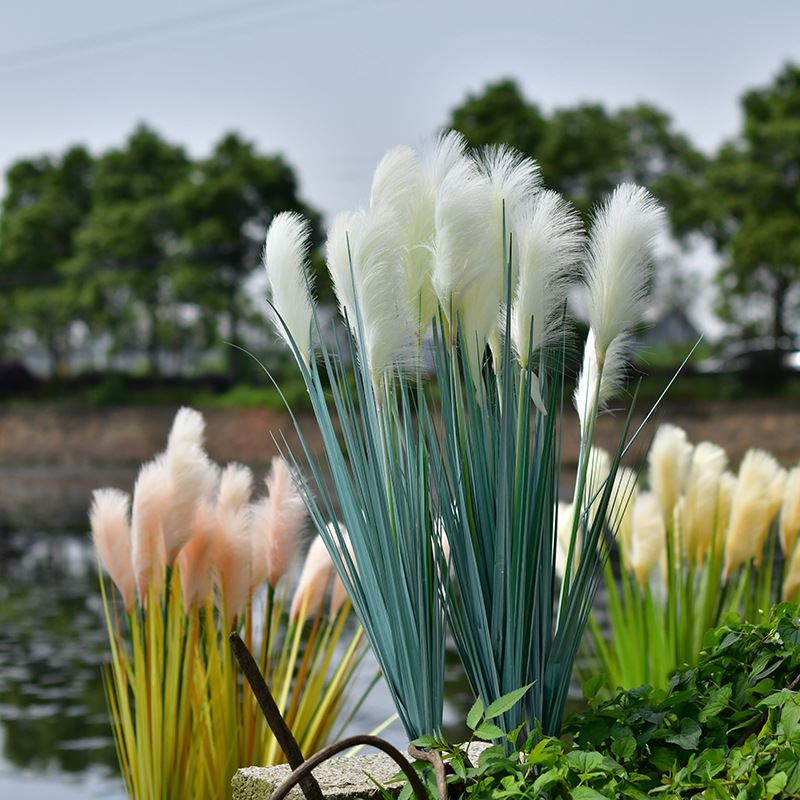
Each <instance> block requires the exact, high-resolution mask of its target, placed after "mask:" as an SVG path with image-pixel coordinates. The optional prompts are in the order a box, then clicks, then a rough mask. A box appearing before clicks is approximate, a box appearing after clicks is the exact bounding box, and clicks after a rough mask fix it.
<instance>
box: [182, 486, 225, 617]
mask: <svg viewBox="0 0 800 800" xmlns="http://www.w3.org/2000/svg"><path fill="white" fill-rule="evenodd" d="M219 535H220V534H219V525H218V522H217V518H216V513H215V510H214V507H213V505H212V504H211V502H210V501H209V500H208V499H207V498H203V499H202V500H200V502H199V503H198V506H197V511H196V513H195V515H194V519H193V520H192V534H191V536H190V537H189V541H188V542H186V544H185V545H184V546H183V547H182V548H181V551H180V553H178V558H177V564H178V570H179V572H180V576H181V590H182V593H183V604H184V607H185V608H186V610H187V611H189V610H190V609H192V608H197V607H199V606H201V605H202V604H203V603H204V602H205V600H206V598H207V597H208V595H209V592H210V591H211V570H212V563H213V559H214V547H215V542H216V539H217V538H218V536H219Z"/></svg>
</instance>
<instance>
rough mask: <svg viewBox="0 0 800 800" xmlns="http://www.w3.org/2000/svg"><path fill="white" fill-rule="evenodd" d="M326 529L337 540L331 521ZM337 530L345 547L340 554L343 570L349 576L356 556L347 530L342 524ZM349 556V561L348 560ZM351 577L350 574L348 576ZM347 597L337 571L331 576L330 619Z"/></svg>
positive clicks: (336, 613)
mask: <svg viewBox="0 0 800 800" xmlns="http://www.w3.org/2000/svg"><path fill="white" fill-rule="evenodd" d="M328 530H329V531H331V537H332V538H333V540H334V541H336V542H338V537H337V534H336V531H335V529H334V525H333V523H330V522H329V523H328ZM339 531H340V533H341V537H342V540H343V542H344V546H345V548H346V555H345V554H343V555H342V560H343V562H344V567H345V572H346V573H347V574H348V576H350V564H352V565H353V566H354V567H355V563H356V556H355V552H354V551H353V545H352V543H351V542H350V535H349V534H348V533H347V530H346V529H345V528H344V526H342V525H339ZM348 558H349V562H348ZM350 577H351V579H352V576H350ZM347 599H348V595H347V587H346V586H345V585H344V581H343V580H342V579H341V577H340V576H339V573H338V572H337V573H336V574H335V575H334V577H333V589H331V607H330V615H331V619H333V618H335V617H336V616H338V614H339V610H340V609H341V607H342V606H343V605H344V602H345V600H347Z"/></svg>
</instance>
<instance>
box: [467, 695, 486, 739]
mask: <svg viewBox="0 0 800 800" xmlns="http://www.w3.org/2000/svg"><path fill="white" fill-rule="evenodd" d="M482 717H483V700H481V698H480V697H479V698H477V699H476V700H475V702H474V703H473V704H472V708H471V709H470V710H469V712H467V727H468V728H469V729H470V730H471V731H474V730H475V728H477V727H478V725H480V722H481V718H482Z"/></svg>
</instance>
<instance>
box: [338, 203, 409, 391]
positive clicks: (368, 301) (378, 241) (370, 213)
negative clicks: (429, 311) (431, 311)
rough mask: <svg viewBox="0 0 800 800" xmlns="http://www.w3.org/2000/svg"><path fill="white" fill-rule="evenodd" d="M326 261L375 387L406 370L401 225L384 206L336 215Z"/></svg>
mask: <svg viewBox="0 0 800 800" xmlns="http://www.w3.org/2000/svg"><path fill="white" fill-rule="evenodd" d="M327 259H328V269H329V271H330V274H331V278H332V279H333V284H334V289H335V290H336V297H337V299H338V301H339V308H340V310H341V312H342V315H343V316H345V317H346V319H347V321H348V324H349V325H350V328H351V330H352V331H353V333H354V335H355V336H356V339H357V340H358V341H359V347H360V348H362V347H363V352H360V357H361V358H362V359H364V360H365V361H366V364H367V366H368V368H369V372H370V375H371V376H372V381H373V383H374V384H375V385H376V386H378V385H379V384H380V380H381V379H382V378H383V376H384V375H385V374H386V372H387V371H389V370H391V369H392V368H394V367H400V368H404V367H407V366H408V364H409V363H410V362H411V361H412V359H413V357H414V354H415V352H416V331H415V330H414V323H413V315H412V312H411V310H410V308H409V306H408V304H407V300H406V293H405V291H404V286H403V274H402V267H403V229H402V222H401V220H399V219H398V218H397V217H396V215H394V214H393V213H392V211H391V209H387V208H384V207H383V206H375V207H373V208H370V209H369V210H367V211H365V212H357V213H348V212H345V214H340V215H338V216H337V217H336V218H335V219H334V221H333V224H332V226H331V230H330V234H329V237H328V246H327ZM362 335H363V341H362V340H361V339H362Z"/></svg>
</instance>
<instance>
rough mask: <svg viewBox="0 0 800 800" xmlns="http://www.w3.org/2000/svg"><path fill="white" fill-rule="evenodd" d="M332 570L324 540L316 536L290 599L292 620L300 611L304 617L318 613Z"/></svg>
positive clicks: (328, 585)
mask: <svg viewBox="0 0 800 800" xmlns="http://www.w3.org/2000/svg"><path fill="white" fill-rule="evenodd" d="M333 572H334V569H333V562H332V561H331V557H330V555H329V553H328V549H327V547H326V546H325V542H323V541H322V539H321V538H320V537H319V536H316V537H315V538H314V541H313V542H312V543H311V547H310V548H309V550H308V555H307V556H306V560H305V563H304V564H303V570H302V572H301V573H300V579H299V580H298V582H297V589H296V590H295V594H294V598H293V599H292V610H291V614H290V616H291V619H292V621H293V622H296V621H297V620H298V619H299V618H300V615H301V614H302V613H304V614H305V616H304V619H308V618H309V617H314V616H316V615H317V614H319V613H320V611H321V610H322V605H323V603H324V602H325V598H326V597H327V595H328V590H329V588H330V584H331V581H332V580H333Z"/></svg>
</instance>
